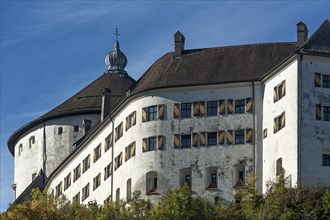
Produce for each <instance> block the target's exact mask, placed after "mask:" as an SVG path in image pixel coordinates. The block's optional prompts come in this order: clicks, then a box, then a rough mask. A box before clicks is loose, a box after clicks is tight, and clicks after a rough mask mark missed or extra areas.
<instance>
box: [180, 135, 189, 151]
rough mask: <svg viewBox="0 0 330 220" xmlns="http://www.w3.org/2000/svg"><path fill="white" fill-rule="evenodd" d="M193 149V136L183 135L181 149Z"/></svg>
mask: <svg viewBox="0 0 330 220" xmlns="http://www.w3.org/2000/svg"><path fill="white" fill-rule="evenodd" d="M190 147H191V135H190V134H189V135H181V148H190Z"/></svg>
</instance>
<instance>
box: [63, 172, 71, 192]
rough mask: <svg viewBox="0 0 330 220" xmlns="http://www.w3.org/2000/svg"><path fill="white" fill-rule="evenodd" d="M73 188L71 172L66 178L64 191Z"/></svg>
mask: <svg viewBox="0 0 330 220" xmlns="http://www.w3.org/2000/svg"><path fill="white" fill-rule="evenodd" d="M70 186H71V172H70V173H69V174H68V175H67V176H66V177H64V191H65V190H67V189H68V188H69V187H70Z"/></svg>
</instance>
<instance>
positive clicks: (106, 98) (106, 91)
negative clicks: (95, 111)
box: [101, 88, 111, 121]
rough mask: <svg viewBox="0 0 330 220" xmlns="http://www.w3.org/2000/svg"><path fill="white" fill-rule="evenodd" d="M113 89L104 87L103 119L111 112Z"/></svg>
mask: <svg viewBox="0 0 330 220" xmlns="http://www.w3.org/2000/svg"><path fill="white" fill-rule="evenodd" d="M110 96H111V89H108V88H104V89H103V95H102V107H101V108H102V109H101V121H103V119H105V118H106V117H107V116H108V115H109V114H110V101H111V99H110Z"/></svg>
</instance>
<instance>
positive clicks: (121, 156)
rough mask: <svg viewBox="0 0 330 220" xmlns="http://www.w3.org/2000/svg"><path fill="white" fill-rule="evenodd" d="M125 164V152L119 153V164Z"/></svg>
mask: <svg viewBox="0 0 330 220" xmlns="http://www.w3.org/2000/svg"><path fill="white" fill-rule="evenodd" d="M122 164H123V153H120V154H119V165H122Z"/></svg>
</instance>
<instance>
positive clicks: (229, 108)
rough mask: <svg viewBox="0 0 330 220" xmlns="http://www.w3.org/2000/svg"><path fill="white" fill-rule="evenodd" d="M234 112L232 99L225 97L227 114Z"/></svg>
mask: <svg viewBox="0 0 330 220" xmlns="http://www.w3.org/2000/svg"><path fill="white" fill-rule="evenodd" d="M233 113H234V104H233V100H232V99H227V114H233Z"/></svg>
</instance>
